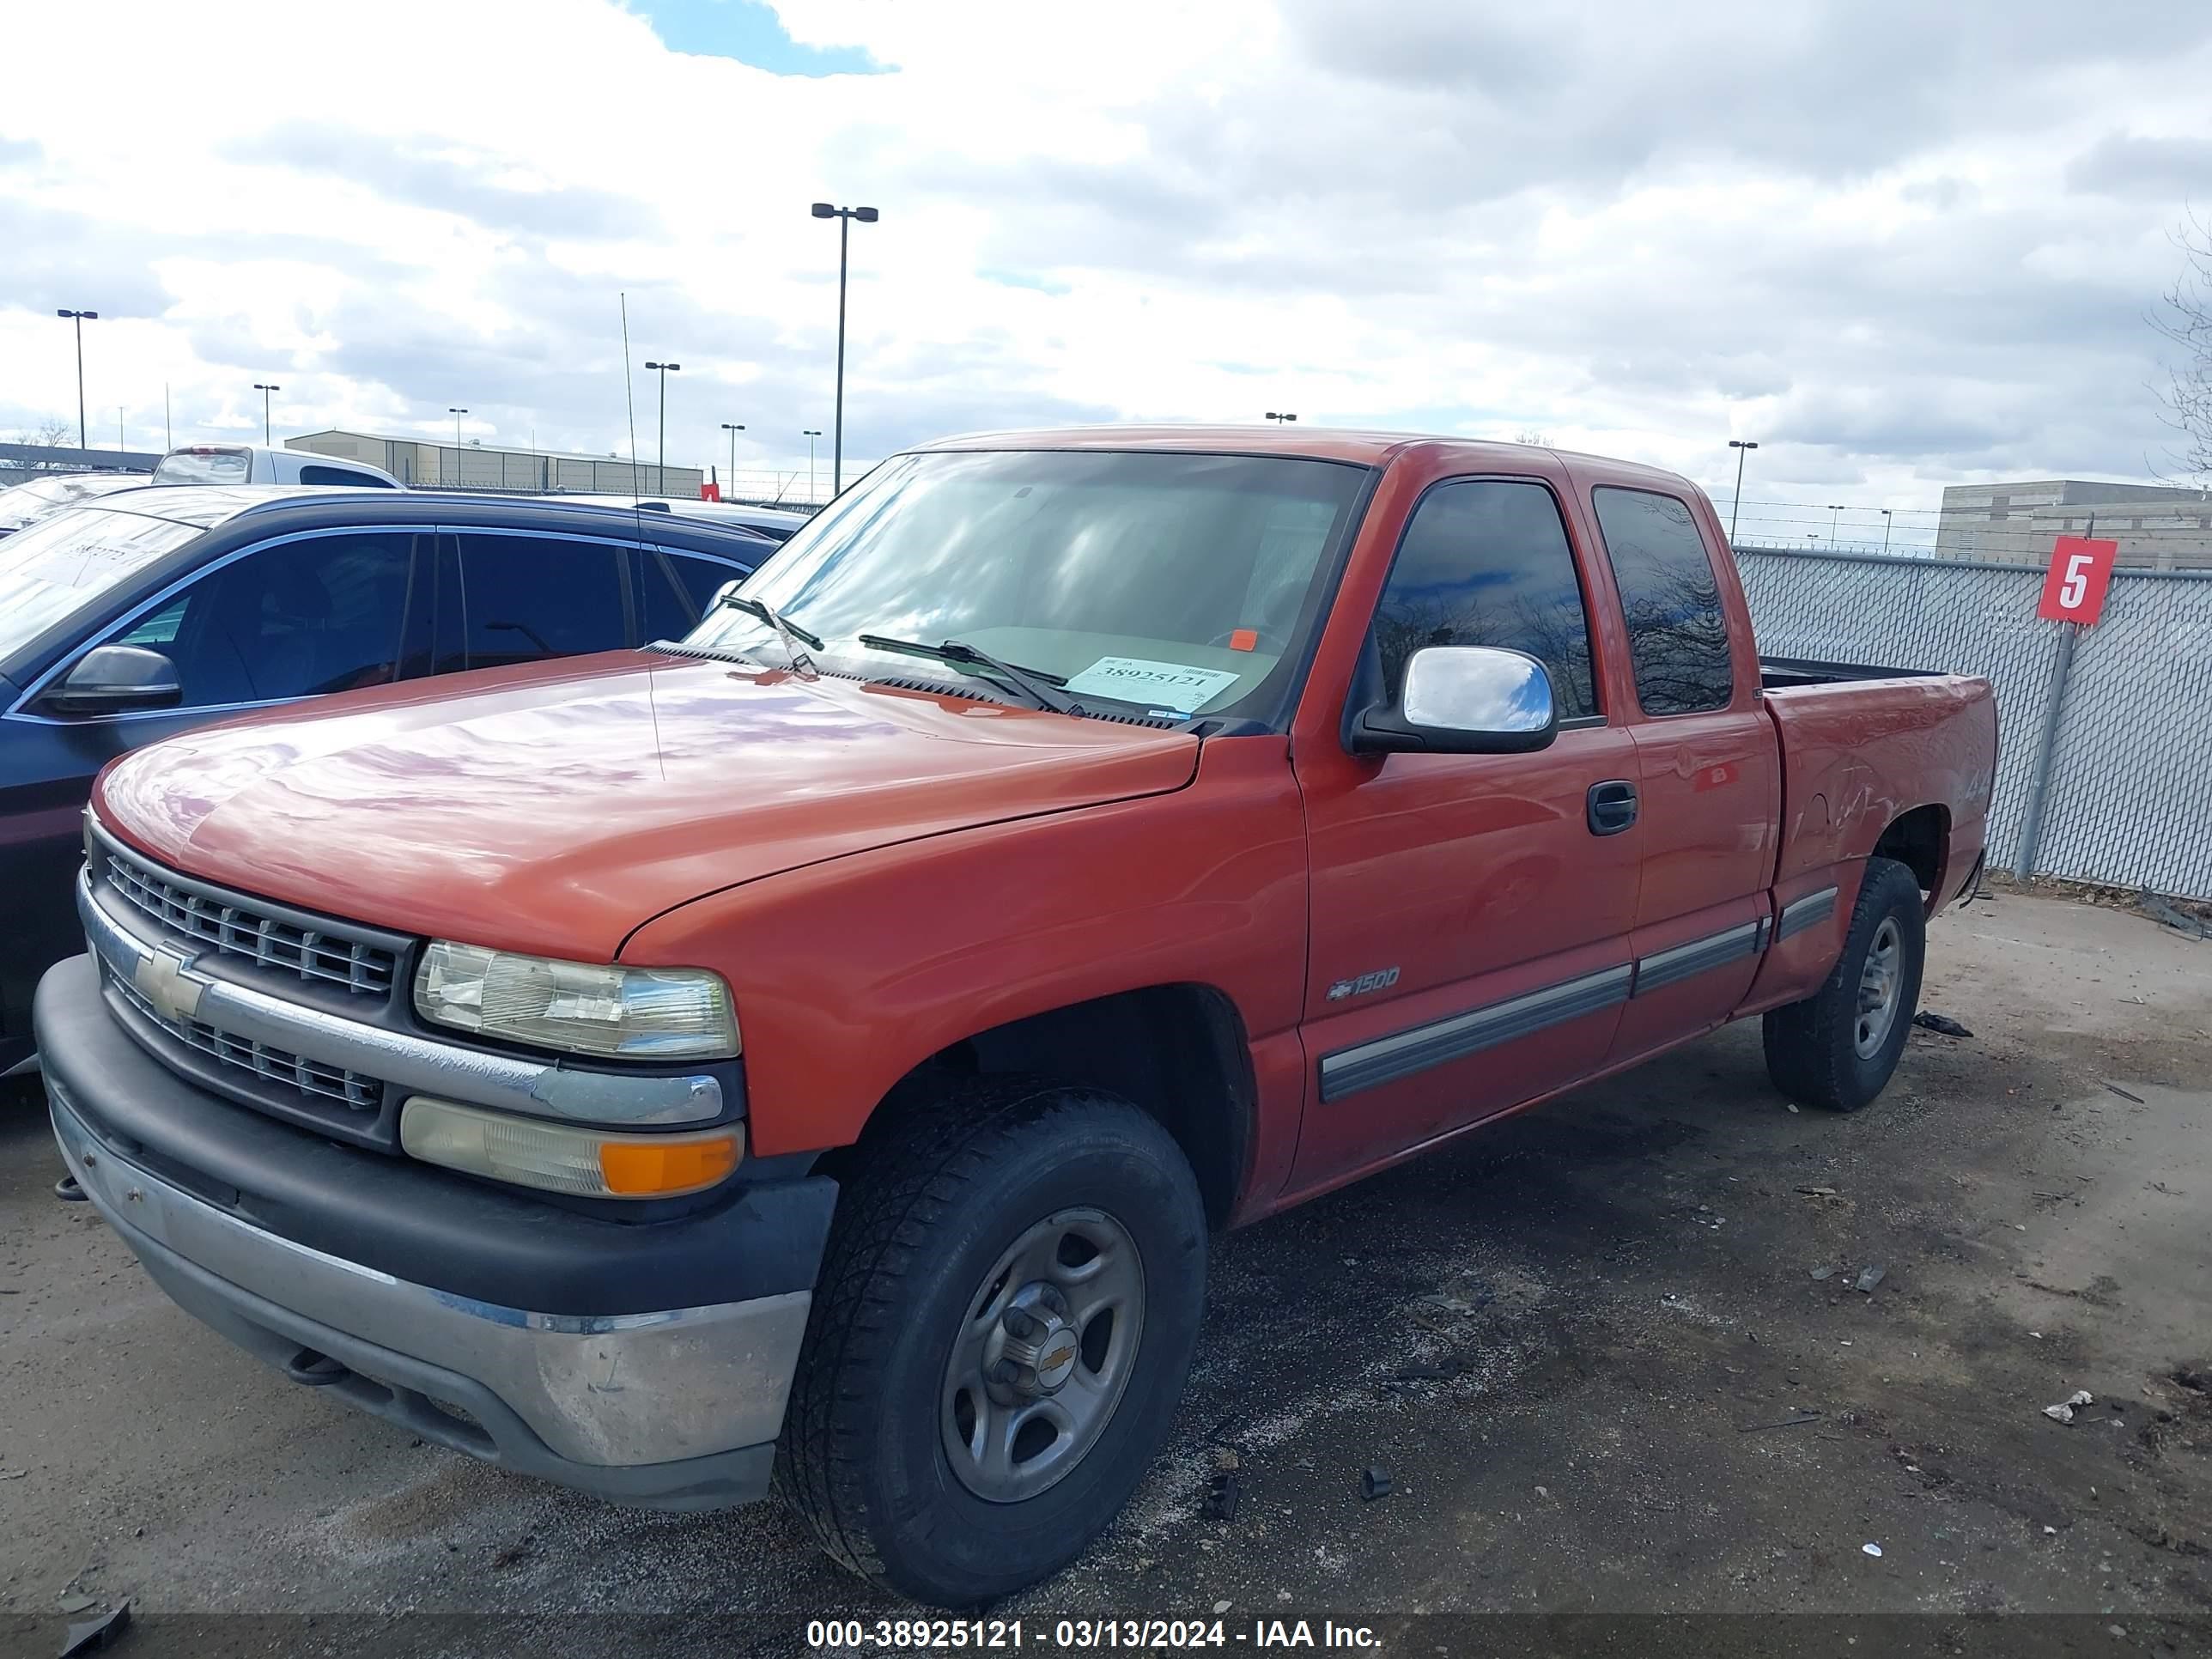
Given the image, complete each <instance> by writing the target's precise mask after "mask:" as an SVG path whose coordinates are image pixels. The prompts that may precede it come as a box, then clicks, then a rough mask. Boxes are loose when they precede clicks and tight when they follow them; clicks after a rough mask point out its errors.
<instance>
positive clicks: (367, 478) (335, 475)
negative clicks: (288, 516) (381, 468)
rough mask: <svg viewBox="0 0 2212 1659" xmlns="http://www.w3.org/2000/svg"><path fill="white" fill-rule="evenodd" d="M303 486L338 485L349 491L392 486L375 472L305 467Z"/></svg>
mask: <svg viewBox="0 0 2212 1659" xmlns="http://www.w3.org/2000/svg"><path fill="white" fill-rule="evenodd" d="M300 482H301V483H303V484H337V485H339V486H341V487H343V488H345V489H391V488H392V486H391V485H390V484H388V483H385V482H384V480H383V479H381V478H380V477H377V476H376V475H375V474H374V472H356V471H352V470H351V469H350V468H349V467H343V466H303V467H301V469H300Z"/></svg>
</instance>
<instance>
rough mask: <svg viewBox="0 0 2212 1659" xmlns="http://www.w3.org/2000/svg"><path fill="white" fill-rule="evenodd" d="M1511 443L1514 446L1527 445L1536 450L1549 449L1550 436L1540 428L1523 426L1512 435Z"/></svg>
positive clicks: (1550, 445) (1550, 443) (1550, 444)
mask: <svg viewBox="0 0 2212 1659" xmlns="http://www.w3.org/2000/svg"><path fill="white" fill-rule="evenodd" d="M1513 441H1514V442H1515V443H1516V444H1528V445H1529V446H1531V447H1534V448H1537V449H1549V448H1550V447H1552V435H1551V434H1550V433H1548V432H1547V431H1545V430H1544V428H1541V426H1524V427H1522V428H1521V429H1520V430H1519V431H1518V432H1516V433H1515V434H1514V435H1513Z"/></svg>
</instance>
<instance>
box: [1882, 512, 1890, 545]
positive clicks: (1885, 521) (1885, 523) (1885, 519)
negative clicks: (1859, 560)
mask: <svg viewBox="0 0 2212 1659" xmlns="http://www.w3.org/2000/svg"><path fill="white" fill-rule="evenodd" d="M1881 550H1882V551H1883V552H1885V553H1887V552H1888V551H1889V509H1888V508H1887V507H1884V508H1882V510H1881Z"/></svg>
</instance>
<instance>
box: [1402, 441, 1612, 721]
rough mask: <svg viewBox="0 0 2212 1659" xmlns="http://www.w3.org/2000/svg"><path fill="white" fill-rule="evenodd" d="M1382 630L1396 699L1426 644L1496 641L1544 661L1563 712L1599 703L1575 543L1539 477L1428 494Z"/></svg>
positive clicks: (1592, 709)
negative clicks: (1408, 665) (1411, 660)
mask: <svg viewBox="0 0 2212 1659" xmlns="http://www.w3.org/2000/svg"><path fill="white" fill-rule="evenodd" d="M1375 638H1376V645H1377V646H1378V647H1380V648H1381V651H1382V653H1383V690H1384V692H1385V694H1386V695H1387V696H1389V697H1390V698H1391V699H1393V700H1394V701H1395V699H1396V697H1397V696H1398V690H1399V687H1400V685H1401V684H1402V682H1403V680H1404V677H1405V672H1406V659H1407V658H1408V657H1410V656H1412V655H1413V653H1414V652H1416V651H1418V650H1419V649H1420V648H1421V647H1423V646H1429V645H1492V646H1504V647H1508V648H1510V649H1511V650H1515V651H1525V652H1527V653H1528V654H1529V655H1530V656H1532V657H1534V658H1535V659H1536V660H1537V661H1539V662H1541V663H1542V664H1543V665H1544V666H1545V668H1546V669H1547V671H1549V672H1550V674H1551V677H1552V698H1553V703H1554V705H1555V706H1556V707H1557V708H1558V709H1559V718H1560V719H1561V720H1581V719H1584V718H1586V717H1588V716H1589V715H1593V714H1596V713H1598V706H1597V696H1596V692H1595V688H1594V687H1593V685H1592V684H1591V673H1590V640H1589V615H1588V613H1587V612H1586V611H1584V610H1583V591H1582V586H1581V583H1580V582H1579V581H1578V580H1577V579H1576V575H1575V558H1574V553H1573V551H1572V550H1571V549H1570V548H1569V546H1568V544H1567V532H1566V526H1565V525H1564V524H1563V523H1561V521H1560V519H1559V504H1558V503H1557V502H1556V501H1553V499H1552V492H1551V491H1550V490H1548V489H1546V488H1545V487H1544V486H1543V485H1541V484H1540V483H1510V482H1507V481H1504V480H1499V479H1470V480H1468V482H1466V483H1448V484H1440V485H1438V486H1437V488H1435V489H1431V490H1430V491H1429V493H1428V494H1427V495H1424V496H1423V497H1422V498H1421V501H1420V505H1419V507H1416V508H1415V509H1414V512H1413V521H1412V522H1411V523H1410V524H1408V525H1407V527H1406V538H1405V539H1404V540H1403V541H1402V542H1401V543H1400V544H1399V545H1398V556H1397V558H1396V559H1395V561H1394V562H1392V564H1391V566H1390V579H1389V581H1388V582H1387V583H1386V584H1385V585H1384V586H1383V599H1382V603H1381V604H1379V605H1377V606H1376V611H1375Z"/></svg>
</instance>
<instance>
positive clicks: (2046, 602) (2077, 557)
mask: <svg viewBox="0 0 2212 1659" xmlns="http://www.w3.org/2000/svg"><path fill="white" fill-rule="evenodd" d="M2119 551H2120V544H2118V542H2093V541H2091V540H2090V539H2089V538H2087V536H2061V537H2060V538H2058V541H2057V545H2055V546H2054V547H2052V548H2051V574H2049V575H2047V576H2045V578H2044V579H2043V601H2042V603H2041V604H2039V605H2037V606H2036V607H2035V614H2036V615H2037V616H2039V617H2042V618H2044V619H2045V621H2046V622H2070V623H2081V625H2082V626H2083V627H2085V628H2086V627H2087V626H2088V625H2089V624H2090V623H2093V622H2095V621H2096V620H2097V618H2098V617H2100V616H2101V615H2102V614H2103V613H2104V609H2105V590H2106V588H2107V587H2109V586H2112V561H2113V559H2115V558H2116V557H2118V555H2119Z"/></svg>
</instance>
